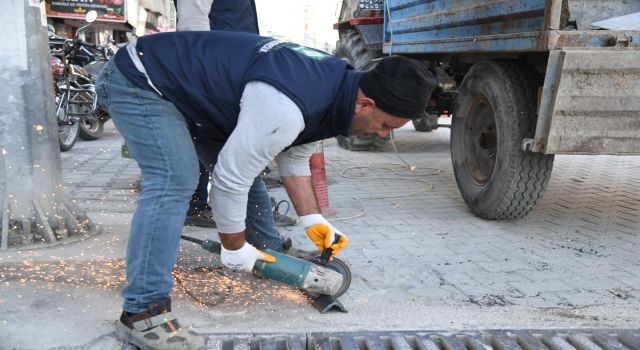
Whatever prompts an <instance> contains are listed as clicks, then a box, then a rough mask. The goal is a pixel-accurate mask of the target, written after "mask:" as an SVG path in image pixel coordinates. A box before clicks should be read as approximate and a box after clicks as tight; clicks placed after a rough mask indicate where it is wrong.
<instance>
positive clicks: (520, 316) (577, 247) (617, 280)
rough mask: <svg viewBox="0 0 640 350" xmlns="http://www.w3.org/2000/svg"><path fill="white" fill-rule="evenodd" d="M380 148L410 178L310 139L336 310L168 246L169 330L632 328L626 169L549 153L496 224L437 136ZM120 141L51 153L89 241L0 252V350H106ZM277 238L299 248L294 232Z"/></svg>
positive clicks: (121, 183) (638, 261) (627, 161)
mask: <svg viewBox="0 0 640 350" xmlns="http://www.w3.org/2000/svg"><path fill="white" fill-rule="evenodd" d="M396 139H397V140H396V145H397V149H398V152H399V154H400V156H401V157H402V159H403V160H404V161H406V162H407V163H409V164H411V165H415V170H414V171H409V170H407V169H406V167H403V163H402V162H401V161H400V160H399V158H398V157H397V156H396V154H395V153H394V152H393V148H392V147H391V145H387V146H385V147H383V148H382V149H378V150H376V151H373V152H357V153H355V152H349V151H345V150H342V149H340V148H338V146H337V144H336V142H335V141H334V140H329V141H327V142H325V147H324V148H325V158H326V160H327V162H326V167H327V174H328V176H329V196H330V198H329V199H330V207H331V209H332V210H334V211H335V213H336V215H335V216H334V217H333V219H335V220H336V221H335V225H336V227H338V228H339V229H341V230H342V231H343V232H344V233H346V234H347V235H348V236H349V238H350V246H349V248H348V249H346V250H345V251H344V252H343V253H341V258H342V259H344V260H345V261H347V262H348V263H349V265H350V266H351V271H352V273H353V281H352V285H351V288H350V289H349V291H348V292H347V293H346V294H345V295H344V296H343V297H341V301H342V303H343V304H344V305H345V307H346V308H347V309H348V311H349V312H348V313H346V314H343V313H330V314H324V315H321V314H319V313H318V312H317V310H316V309H314V308H313V307H312V306H311V304H310V303H309V301H308V300H307V299H306V298H305V297H304V296H303V295H302V294H301V293H299V292H298V291H296V290H294V289H292V288H289V287H286V286H283V285H280V284H278V283H275V282H270V281H266V280H259V279H255V278H253V277H251V276H246V275H243V274H238V273H235V274H234V273H229V272H227V271H226V270H224V269H221V268H220V267H219V261H218V260H217V259H216V257H214V256H209V255H207V253H206V252H205V251H203V250H200V249H199V248H198V247H196V246H195V245H193V244H191V243H188V242H184V243H183V244H182V246H181V253H180V257H179V261H178V266H177V268H176V271H175V276H176V288H175V293H174V296H173V298H174V309H175V311H176V312H177V314H178V315H179V317H180V320H181V323H183V324H185V325H192V326H193V327H194V329H195V330H197V331H200V332H203V333H206V334H209V335H211V338H210V340H211V342H210V344H209V345H210V348H216V346H218V345H219V344H218V343H216V342H215V341H214V340H213V339H214V338H215V337H214V334H222V333H231V334H240V333H241V334H253V333H255V334H297V335H301V334H302V335H304V334H310V333H311V332H362V331H414V330H434V331H442V332H445V331H465V330H468V331H475V330H486V329H512V330H513V329H596V330H597V329H622V328H626V329H629V328H632V329H638V328H640V326H639V325H640V254H638V252H639V251H640V157H613V156H558V157H556V161H555V166H554V171H553V175H552V179H551V182H550V184H549V186H548V189H547V192H546V193H545V195H544V199H543V200H542V202H541V203H540V205H539V206H538V207H537V208H536V209H535V210H534V211H533V212H532V213H531V214H530V215H529V216H528V217H526V218H524V219H521V220H516V221H506V222H496V221H485V220H482V219H478V218H476V217H475V216H473V215H472V214H471V213H470V212H469V211H468V210H467V208H466V206H465V204H464V202H463V201H462V199H461V197H460V195H459V193H458V190H457V186H456V184H455V181H454V178H453V172H452V169H451V164H450V163H451V162H450V158H449V145H448V140H449V131H448V129H443V128H441V129H439V130H437V131H435V132H432V133H419V132H416V131H414V130H413V128H412V127H410V126H408V127H405V128H403V129H401V130H399V131H398V132H397V133H396ZM121 144H122V140H121V138H120V137H119V135H118V134H117V132H116V131H115V129H114V128H113V124H112V123H111V122H110V123H108V124H107V134H106V136H105V137H103V138H102V139H100V140H98V141H93V142H79V143H78V144H77V145H76V146H75V147H74V148H73V150H71V151H70V152H67V153H64V154H63V155H62V159H63V168H64V170H63V171H64V181H65V186H66V188H67V192H68V194H69V195H70V196H71V197H72V198H73V199H75V200H76V201H77V203H78V204H79V205H80V206H82V207H83V208H85V209H86V210H87V212H88V214H89V216H90V217H91V218H92V219H93V221H94V222H95V223H96V224H98V225H100V226H102V228H103V232H102V233H101V234H99V235H97V236H94V237H89V238H86V239H84V240H82V241H79V242H70V243H68V244H64V245H60V246H56V247H46V248H44V247H39V248H38V249H20V250H18V249H11V250H9V251H5V252H1V253H0V339H1V340H0V348H2V349H13V348H18V349H47V348H56V349H84V348H92V349H120V348H121V347H122V344H121V343H119V342H118V341H117V340H116V339H115V338H114V336H113V320H115V319H116V318H117V317H118V315H119V312H120V302H121V301H120V298H119V294H118V289H119V288H120V286H121V285H122V283H123V279H124V276H123V269H124V262H123V256H124V252H125V246H126V241H127V235H128V224H129V221H130V219H131V215H132V213H133V210H134V208H135V201H136V198H137V195H138V193H137V191H136V187H137V183H138V181H139V171H138V169H137V166H136V165H135V163H134V162H133V161H132V160H129V159H124V158H121V156H120V147H121ZM276 173H277V171H274V172H272V174H271V175H270V177H273V176H274V175H275V174H276ZM273 182H275V180H271V181H270V183H273ZM271 193H272V195H273V196H274V197H275V198H276V199H277V200H280V199H286V195H285V192H284V190H283V189H282V188H272V189H271ZM284 207H285V206H283V207H282V209H284ZM289 215H292V216H295V214H294V213H293V212H292V211H291V212H289ZM281 231H282V232H283V233H284V234H286V235H289V236H290V237H292V239H293V241H294V243H295V245H296V246H298V247H300V248H307V249H311V248H312V245H311V244H310V242H308V240H307V238H306V237H305V235H304V232H303V229H302V227H301V226H296V227H292V228H281ZM186 232H188V233H189V234H191V235H193V236H197V237H201V238H205V237H211V238H215V237H216V233H215V231H214V230H206V229H196V228H188V229H186Z"/></svg>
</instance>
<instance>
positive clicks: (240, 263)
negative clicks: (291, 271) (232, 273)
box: [220, 242, 276, 272]
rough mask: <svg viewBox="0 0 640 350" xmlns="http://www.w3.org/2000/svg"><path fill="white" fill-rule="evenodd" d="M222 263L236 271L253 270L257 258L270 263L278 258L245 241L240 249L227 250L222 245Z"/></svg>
mask: <svg viewBox="0 0 640 350" xmlns="http://www.w3.org/2000/svg"><path fill="white" fill-rule="evenodd" d="M220 260H222V265H224V266H226V267H228V268H230V269H232V270H236V271H247V272H248V271H251V270H253V265H255V263H256V261H257V260H262V261H266V262H269V263H274V262H276V258H275V257H274V256H272V255H269V254H266V253H264V252H262V251H260V250H258V249H256V248H255V247H254V246H252V245H251V244H249V243H247V242H244V245H243V246H242V248H240V249H238V250H227V249H224V247H222V249H221V251H220Z"/></svg>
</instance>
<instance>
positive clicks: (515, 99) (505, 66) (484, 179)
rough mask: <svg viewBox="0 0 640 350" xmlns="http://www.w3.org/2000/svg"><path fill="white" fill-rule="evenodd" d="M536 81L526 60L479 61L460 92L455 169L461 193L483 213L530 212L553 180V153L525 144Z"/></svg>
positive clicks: (454, 129)
mask: <svg viewBox="0 0 640 350" xmlns="http://www.w3.org/2000/svg"><path fill="white" fill-rule="evenodd" d="M537 80H538V79H537V77H536V74H535V72H534V71H533V68H532V67H530V66H527V65H524V64H517V63H514V62H508V61H498V62H480V63H477V64H475V65H474V66H473V67H472V68H471V70H470V71H469V73H467V75H466V76H465V78H464V80H463V82H462V85H461V87H460V90H459V92H458V96H457V98H456V101H455V107H454V113H453V120H452V124H451V158H452V163H453V172H454V174H455V178H456V182H457V184H458V188H459V189H460V193H461V194H462V198H463V199H464V201H465V202H466V203H467V205H468V206H469V208H470V209H471V211H472V212H473V213H475V214H476V215H478V216H480V217H482V218H485V219H490V220H502V219H516V218H521V217H524V216H526V215H527V214H528V213H529V212H530V211H531V210H532V209H533V208H534V206H535V205H536V203H537V202H538V201H539V200H540V199H541V198H542V194H543V192H544V190H545V187H546V186H547V183H548V182H549V178H550V176H551V170H552V168H553V155H544V154H542V153H532V152H524V151H522V148H521V144H522V140H523V139H525V138H531V137H533V135H534V132H535V121H536V96H537V87H538V84H537V83H536V82H537Z"/></svg>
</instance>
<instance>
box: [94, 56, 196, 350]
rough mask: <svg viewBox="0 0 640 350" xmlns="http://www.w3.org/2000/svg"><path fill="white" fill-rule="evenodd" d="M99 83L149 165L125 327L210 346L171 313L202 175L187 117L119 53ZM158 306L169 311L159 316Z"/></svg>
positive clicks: (130, 335) (141, 161) (131, 255)
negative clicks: (124, 69)
mask: <svg viewBox="0 0 640 350" xmlns="http://www.w3.org/2000/svg"><path fill="white" fill-rule="evenodd" d="M96 90H97V93H98V95H99V100H100V104H102V105H106V106H107V108H108V111H109V114H110V115H111V118H112V119H113V122H114V124H115V125H116V127H117V128H118V131H119V132H120V134H121V135H122V136H123V137H124V139H125V141H126V143H127V145H128V147H129V148H130V149H131V151H132V152H131V153H132V154H133V156H134V158H135V160H136V162H137V163H138V165H139V166H140V169H141V171H142V192H141V193H140V198H139V200H138V207H137V208H136V212H135V214H134V216H133V219H132V222H131V234H130V236H129V242H128V245H127V255H126V259H127V286H126V287H125V288H124V289H123V291H122V295H123V297H124V298H125V301H124V305H123V309H124V311H123V313H122V316H121V318H120V322H119V323H118V324H117V330H118V334H119V335H121V336H122V337H123V338H126V340H128V341H131V342H133V343H134V344H136V345H139V346H142V347H154V348H155V347H161V348H172V349H173V348H174V347H175V346H178V345H179V346H180V347H179V348H181V349H197V348H203V347H204V341H203V338H202V337H201V336H199V335H197V334H195V333H193V332H191V331H189V330H188V329H186V328H180V325H179V324H178V323H177V322H176V321H175V319H174V317H172V316H171V314H170V311H171V300H170V297H169V293H170V291H171V288H172V286H173V279H172V275H171V272H172V270H173V267H174V265H175V262H176V257H177V249H178V244H179V241H180V232H181V231H182V226H183V223H184V218H185V215H186V212H187V208H188V202H189V198H190V197H191V194H192V193H193V190H194V189H195V187H196V178H197V176H198V160H197V156H196V153H195V149H194V147H193V142H192V141H191V136H190V134H189V130H188V128H187V123H186V121H185V119H184V117H183V116H182V114H181V113H180V112H179V111H178V110H177V109H176V107H175V106H174V105H173V104H172V103H170V102H168V101H166V100H164V99H162V98H161V97H160V96H159V95H158V94H157V93H155V92H152V91H147V90H144V89H139V88H136V87H135V86H134V85H133V84H132V83H131V82H130V81H129V80H128V79H127V78H126V77H125V76H124V75H122V73H120V72H119V71H118V69H117V68H116V67H115V65H114V64H113V61H110V62H109V63H107V65H106V66H105V68H104V73H102V74H101V76H100V77H99V79H98V82H97V86H96ZM159 314H163V316H162V317H159V318H158V317H153V316H156V315H159ZM161 325H163V326H162V327H158V326H161ZM167 326H168V327H167ZM167 328H169V329H170V328H173V331H166V329H167ZM151 333H153V334H151Z"/></svg>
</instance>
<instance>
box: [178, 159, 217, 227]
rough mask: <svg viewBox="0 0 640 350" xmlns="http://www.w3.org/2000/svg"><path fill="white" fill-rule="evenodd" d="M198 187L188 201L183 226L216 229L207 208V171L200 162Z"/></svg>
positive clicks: (209, 208)
mask: <svg viewBox="0 0 640 350" xmlns="http://www.w3.org/2000/svg"><path fill="white" fill-rule="evenodd" d="M199 164H200V177H199V178H198V187H197V188H196V191H195V192H194V193H193V196H191V201H189V210H188V211H187V218H186V219H185V221H184V224H185V225H187V226H200V227H216V222H215V221H213V213H212V212H211V207H210V206H209V170H208V169H207V167H206V166H205V165H203V164H202V163H201V162H199Z"/></svg>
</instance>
